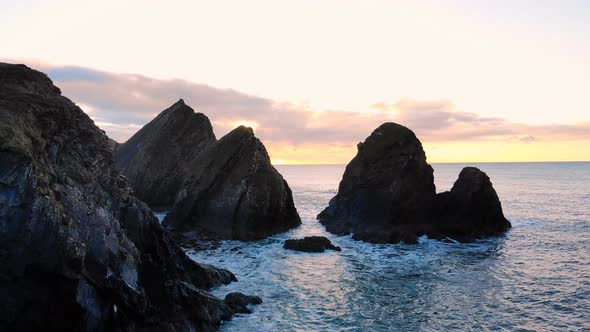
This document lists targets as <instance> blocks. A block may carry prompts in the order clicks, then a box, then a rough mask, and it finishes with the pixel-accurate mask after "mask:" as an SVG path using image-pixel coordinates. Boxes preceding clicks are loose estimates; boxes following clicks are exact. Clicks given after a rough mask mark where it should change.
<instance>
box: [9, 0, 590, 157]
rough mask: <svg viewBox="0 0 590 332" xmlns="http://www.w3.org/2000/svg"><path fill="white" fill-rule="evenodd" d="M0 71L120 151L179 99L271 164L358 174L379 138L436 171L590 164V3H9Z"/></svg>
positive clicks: (321, 0) (69, 0)
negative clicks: (83, 119)
mask: <svg viewBox="0 0 590 332" xmlns="http://www.w3.org/2000/svg"><path fill="white" fill-rule="evenodd" d="M0 6H1V7H0V8H2V10H1V11H0V37H1V40H2V46H1V47H0V61H5V62H15V63H25V64H27V65H29V66H31V67H33V68H35V69H38V70H41V71H44V72H46V73H48V75H49V76H50V77H51V78H52V79H53V80H54V82H55V84H56V85H57V86H59V87H60V88H61V89H62V92H63V94H64V95H65V96H67V97H68V98H70V99H71V100H72V101H74V102H75V103H77V104H78V105H79V106H80V107H81V108H82V109H83V110H84V111H85V112H86V113H88V114H89V115H90V116H91V117H92V118H93V119H94V121H95V123H96V124H97V125H98V126H99V127H101V128H102V129H104V130H105V131H106V132H107V134H109V136H111V137H112V138H114V139H116V140H117V141H120V142H124V141H125V140H126V139H128V138H129V137H130V136H131V135H133V133H134V132H136V131H137V130H138V129H139V128H141V126H143V125H144V124H146V123H147V122H149V121H150V120H151V119H152V118H153V117H154V116H155V115H156V114H158V113H159V112H160V111H162V110H164V109H165V108H166V107H168V106H170V105H172V104H173V103H174V102H176V101H177V100H178V99H180V98H182V99H184V100H185V102H186V103H187V104H188V105H190V106H191V107H193V108H194V109H195V111H197V112H203V113H205V114H206V115H207V116H208V117H209V118H210V119H211V122H212V124H213V127H214V130H215V133H216V135H217V137H221V136H222V135H224V134H225V133H227V132H228V131H229V130H231V129H232V128H234V127H235V126H237V125H240V124H247V125H250V126H252V127H253V128H254V129H255V133H256V135H257V136H258V137H259V138H260V139H261V140H262V142H263V143H264V144H265V145H266V147H267V150H268V151H269V154H270V156H271V159H272V160H273V163H275V164H282V163H287V164H293V163H306V164H314V163H347V162H348V161H349V160H350V159H351V158H352V157H353V156H354V155H355V153H356V144H357V143H358V142H360V141H363V140H364V139H365V138H366V137H367V136H369V134H370V133H371V132H372V130H373V129H375V128H376V127H377V126H379V125H380V124H381V123H383V122H387V121H393V122H398V123H401V124H403V125H406V126H407V127H409V128H410V129H412V130H414V132H415V133H416V134H417V136H418V137H419V138H420V140H421V141H422V144H423V145H424V148H425V150H426V153H427V155H428V160H429V161H431V162H477V161H487V162H505V161H573V160H590V148H589V147H590V38H589V37H590V20H588V18H589V17H590V1H573V0H570V1H568V0H563V1H557V0H554V1H548V0H535V1H532V0H531V1H529V0H510V1H504V0H494V1H492V0H490V1H460V0H454V1H452V0H448V1H444V0H441V1H395V0H392V1H372V0H363V1H348V0H338V1H336V0H314V1H307V0H297V1H278V0H269V1H259V0H250V1H225V0H217V1H146V0H144V1H135V0H126V1H113V0H103V1H80V0H77V1H72V0H56V1H47V0H45V1H35V0H20V1H12V0H11V1H6V0H0Z"/></svg>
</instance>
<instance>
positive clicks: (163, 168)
mask: <svg viewBox="0 0 590 332" xmlns="http://www.w3.org/2000/svg"><path fill="white" fill-rule="evenodd" d="M213 142H215V135H214V134H213V128H212V127H211V123H210V122H209V119H208V118H207V117H206V116H205V115H204V114H202V113H195V112H194V111H193V109H192V108H190V107H189V106H187V105H186V104H185V103H184V101H183V100H182V99H180V100H179V101H178V102H176V103H175V104H174V105H172V106H170V107H169V108H168V109H166V110H164V111H163V112H161V113H160V114H159V115H158V116H157V117H156V118H154V119H153V120H152V121H150V123H148V124H147V125H145V126H144V127H143V128H141V129H140V130H139V131H138V132H137V133H136V134H135V135H133V136H132V137H131V138H130V139H129V140H128V141H127V142H125V143H123V144H120V145H118V146H117V148H116V149H115V150H114V151H115V153H114V155H113V156H114V160H115V166H116V168H117V169H118V170H120V171H121V173H123V174H124V175H125V176H126V177H127V179H128V181H129V183H130V184H131V187H132V188H133V189H134V191H135V195H136V196H137V197H138V198H139V199H141V200H143V201H144V202H146V203H147V204H148V205H149V206H151V207H152V208H154V209H157V210H161V209H168V208H170V207H171V206H172V204H173V203H174V199H175V197H176V194H177V193H178V189H179V188H180V185H181V184H182V182H183V181H184V179H185V178H186V176H187V175H188V174H190V164H191V162H192V161H193V159H194V158H195V157H196V156H197V155H198V154H199V153H200V152H201V151H202V150H203V149H204V148H205V147H207V146H209V145H210V144H212V143H213Z"/></svg>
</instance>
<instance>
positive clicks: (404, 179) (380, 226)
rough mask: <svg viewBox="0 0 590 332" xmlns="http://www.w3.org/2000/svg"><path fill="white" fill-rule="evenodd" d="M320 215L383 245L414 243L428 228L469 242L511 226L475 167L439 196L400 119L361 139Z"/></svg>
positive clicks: (334, 227) (330, 225) (332, 227)
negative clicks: (334, 193)
mask: <svg viewBox="0 0 590 332" xmlns="http://www.w3.org/2000/svg"><path fill="white" fill-rule="evenodd" d="M318 219H319V220H320V222H321V223H322V224H324V225H325V226H326V229H327V230H328V231H329V232H331V233H335V234H341V235H344V234H350V233H352V234H353V237H354V238H355V239H358V240H365V241H369V242H380V243H396V242H400V241H403V242H407V243H413V242H416V241H417V237H418V236H421V235H424V234H427V235H429V236H431V237H435V238H441V237H447V236H449V237H454V238H456V239H460V240H470V239H475V238H479V237H484V236H488V235H493V234H499V233H501V232H503V231H505V230H506V229H507V228H509V227H510V223H509V222H508V221H507V220H506V219H505V218H504V215H503V213H502V207H501V204H500V201H499V199H498V196H497V195H496V192H495V190H494V188H493V187H492V184H491V182H490V181H489V178H488V177H487V175H485V173H483V172H481V171H479V170H478V169H475V168H466V169H464V170H463V171H462V172H461V175H460V177H459V180H458V181H457V183H456V184H455V186H454V187H453V189H452V190H451V192H450V193H442V194H439V195H437V194H436V189H435V186H434V177H433V169H432V167H431V166H430V165H428V163H427V162H426V154H425V153H424V150H423V148H422V144H421V142H420V140H418V138H417V137H416V135H415V134H414V133H413V132H412V131H411V130H410V129H408V128H406V127H404V126H401V125H399V124H395V123H384V124H383V125H381V126H379V127H378V128H377V129H375V131H373V133H372V134H371V135H370V136H369V137H368V138H367V139H366V140H365V142H363V143H359V145H358V153H357V155H356V156H355V157H354V158H353V159H352V161H351V162H350V163H349V164H348V165H347V167H346V170H345V172H344V175H343V177H342V181H341V182H340V186H339V188H338V193H337V195H336V196H335V197H334V198H333V199H332V200H331V201H330V203H329V206H328V207H327V208H326V209H325V210H324V211H322V213H320V215H319V216H318Z"/></svg>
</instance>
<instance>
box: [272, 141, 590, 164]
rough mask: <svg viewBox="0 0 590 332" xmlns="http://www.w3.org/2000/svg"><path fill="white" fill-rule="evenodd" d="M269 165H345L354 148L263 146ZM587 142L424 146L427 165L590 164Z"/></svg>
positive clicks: (459, 143) (276, 144)
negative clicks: (579, 162)
mask: <svg viewBox="0 0 590 332" xmlns="http://www.w3.org/2000/svg"><path fill="white" fill-rule="evenodd" d="M264 144H265V145H266V147H267V150H268V153H269V154H270V157H271V160H272V163H273V165H325V164H348V162H350V160H351V159H352V158H353V157H354V156H355V155H356V145H355V144H328V143H309V144H301V145H292V144H289V143H284V142H264ZM588 146H590V141H559V142H550V141H540V142H534V143H522V142H501V141H499V142H498V141H475V142H443V143H426V144H424V150H425V151H426V157H427V160H428V162H429V163H470V162H472V163H475V162H543V161H546V162H550V161H590V149H588V148H587V147H588Z"/></svg>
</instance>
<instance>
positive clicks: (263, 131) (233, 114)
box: [34, 63, 590, 149]
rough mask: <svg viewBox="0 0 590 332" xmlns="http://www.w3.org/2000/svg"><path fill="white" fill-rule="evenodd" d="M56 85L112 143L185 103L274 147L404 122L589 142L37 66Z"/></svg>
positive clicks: (424, 115) (422, 113) (426, 109)
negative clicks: (247, 128) (245, 127)
mask: <svg viewBox="0 0 590 332" xmlns="http://www.w3.org/2000/svg"><path fill="white" fill-rule="evenodd" d="M34 65H35V66H36V68H37V69H39V70H42V71H45V72H47V73H48V74H49V76H50V77H51V78H52V79H53V80H54V81H55V83H56V85H58V86H59V87H60V88H61V89H62V92H63V93H64V95H66V96H68V97H69V98H70V99H72V100H73V101H75V102H76V103H78V104H79V105H80V106H81V107H82V108H83V109H84V110H85V111H86V112H87V113H88V114H89V115H90V116H91V117H92V118H93V119H94V120H95V122H96V124H97V125H98V126H99V127H101V128H103V129H104V130H105V131H106V132H107V133H108V134H109V135H110V136H111V137H113V138H114V139H116V140H118V141H125V140H126V139H127V138H129V137H130V136H131V135H132V134H133V133H135V132H136V131H137V130H138V129H139V128H140V127H141V126H142V125H143V124H145V123H147V122H148V121H150V120H151V119H152V118H153V117H154V116H156V115H157V114H158V113H159V112H160V111H162V110H163V109H165V108H167V107H168V106H170V105H171V104H172V103H174V102H175V101H176V100H178V99H179V98H183V99H184V100H185V102H187V104H189V105H191V106H192V107H193V108H194V109H195V110H196V111H198V112H202V113H205V114H206V115H207V116H208V117H209V118H210V119H211V122H212V124H213V126H214V129H215V131H216V134H217V136H221V135H223V134H225V133H226V132H228V131H229V130H231V129H233V127H234V126H235V125H236V124H237V123H240V122H244V121H247V122H251V123H256V126H257V128H256V132H257V135H258V136H259V137H260V138H261V139H262V140H263V141H264V142H265V143H267V144H268V145H270V146H275V147H277V149H279V147H278V146H279V144H283V145H284V146H288V147H289V149H296V148H297V146H305V147H306V148H309V146H310V144H319V145H321V144H328V143H330V144H337V145H338V146H342V145H353V144H355V143H356V142H358V141H361V140H363V139H364V138H365V137H366V136H368V135H369V133H370V132H371V131H372V130H373V129H374V128H376V127H377V126H378V125H380V124H381V123H383V122H387V121H394V122H398V123H401V124H403V125H405V126H407V127H409V128H411V129H412V130H414V131H415V132H416V134H417V135H418V136H419V137H420V139H421V140H422V141H423V142H429V143H440V142H454V141H477V140H488V141H489V140H495V141H505V142H507V143H509V142H521V143H530V144H535V143H536V142H539V141H543V140H590V122H586V123H579V124H551V125H528V124H522V123H513V122H510V121H508V120H506V119H502V118H494V117H482V116H480V115H478V114H476V113H473V112H467V111H463V110H459V109H457V107H456V106H455V105H454V104H453V103H452V102H451V101H449V100H434V101H418V100H413V99H402V100H398V101H395V102H387V101H380V102H376V103H374V104H373V105H370V106H369V108H370V110H371V111H369V112H353V111H345V110H322V111H318V110H313V109H310V108H309V107H308V106H306V105H298V104H292V103H286V102H277V101H274V100H270V99H267V98H262V97H257V96H252V95H248V94H244V93H241V92H238V91H235V90H231V89H219V88H215V87H211V86H208V85H206V84H197V83H192V82H188V81H184V80H161V79H153V78H150V77H146V76H142V75H135V74H115V73H108V72H102V71H97V70H93V69H89V68H82V67H68V66H65V67H56V66H49V65H47V64H43V63H35V64H34Z"/></svg>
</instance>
